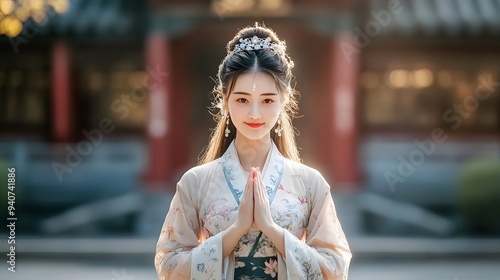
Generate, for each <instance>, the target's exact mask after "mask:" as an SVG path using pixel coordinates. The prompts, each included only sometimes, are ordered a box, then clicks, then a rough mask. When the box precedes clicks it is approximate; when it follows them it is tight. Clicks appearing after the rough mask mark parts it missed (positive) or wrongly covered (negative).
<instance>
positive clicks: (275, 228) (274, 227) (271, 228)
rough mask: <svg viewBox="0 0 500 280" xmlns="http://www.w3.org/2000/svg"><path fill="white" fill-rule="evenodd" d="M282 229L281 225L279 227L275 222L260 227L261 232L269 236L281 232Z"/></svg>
mask: <svg viewBox="0 0 500 280" xmlns="http://www.w3.org/2000/svg"><path fill="white" fill-rule="evenodd" d="M282 230H283V228H282V227H280V226H279V225H278V224H276V223H273V224H272V225H269V226H267V227H265V228H263V229H262V232H263V233H264V234H265V235H267V236H271V235H276V234H279V233H281V231H282Z"/></svg>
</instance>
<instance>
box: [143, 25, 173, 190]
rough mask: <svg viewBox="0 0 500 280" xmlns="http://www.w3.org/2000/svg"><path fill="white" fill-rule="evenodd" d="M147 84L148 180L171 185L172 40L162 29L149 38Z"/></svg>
mask: <svg viewBox="0 0 500 280" xmlns="http://www.w3.org/2000/svg"><path fill="white" fill-rule="evenodd" d="M146 44H147V45H146V62H147V64H146V71H147V72H148V75H149V78H148V82H147V84H146V88H147V90H148V93H149V94H148V98H149V121H148V127H147V135H148V142H149V164H148V171H147V174H146V183H147V185H148V187H149V188H150V189H159V188H165V187H170V188H172V189H173V188H174V186H173V184H172V182H171V176H172V172H173V170H172V168H173V157H172V156H171V152H172V150H173V147H172V143H173V139H172V138H173V126H172V124H173V119H172V117H173V116H174V112H173V111H172V110H173V109H174V106H173V104H172V90H171V89H172V85H171V82H172V81H171V63H172V54H171V43H170V41H169V39H168V37H167V36H166V35H165V34H162V33H152V34H150V35H149V36H148V38H147V39H146Z"/></svg>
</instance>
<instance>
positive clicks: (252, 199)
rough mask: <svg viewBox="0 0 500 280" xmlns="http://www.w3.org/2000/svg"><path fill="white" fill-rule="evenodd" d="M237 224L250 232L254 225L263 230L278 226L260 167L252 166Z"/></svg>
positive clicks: (242, 229) (241, 228)
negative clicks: (272, 214)
mask: <svg viewBox="0 0 500 280" xmlns="http://www.w3.org/2000/svg"><path fill="white" fill-rule="evenodd" d="M235 224H236V226H237V228H239V229H240V230H241V231H244V233H246V232H248V231H249V230H250V228H251V227H252V226H253V225H255V227H256V228H257V229H259V230H260V231H262V232H267V231H268V230H269V229H270V228H273V227H274V226H276V224H275V223H274V221H273V218H272V216H271V208H270V205H269V198H268V197H267V194H266V187H265V186H264V183H263V182H262V174H261V173H260V170H259V168H258V167H257V168H254V167H252V169H251V170H250V174H249V176H248V180H247V184H246V186H245V191H244V193H243V196H242V197H241V201H240V209H239V211H238V218H237V220H236V222H235Z"/></svg>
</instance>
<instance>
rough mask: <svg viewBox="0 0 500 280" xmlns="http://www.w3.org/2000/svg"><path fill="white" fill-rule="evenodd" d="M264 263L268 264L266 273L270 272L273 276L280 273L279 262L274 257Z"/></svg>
mask: <svg viewBox="0 0 500 280" xmlns="http://www.w3.org/2000/svg"><path fill="white" fill-rule="evenodd" d="M264 264H265V265H266V269H265V270H264V273H265V274H270V275H271V277H273V278H274V277H276V273H278V262H277V261H275V260H273V259H269V262H265V263H264Z"/></svg>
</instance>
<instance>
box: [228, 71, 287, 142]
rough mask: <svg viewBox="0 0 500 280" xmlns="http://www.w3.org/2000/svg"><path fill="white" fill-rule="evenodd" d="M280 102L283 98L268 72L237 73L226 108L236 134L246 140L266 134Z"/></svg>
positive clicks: (280, 106)
mask: <svg viewBox="0 0 500 280" xmlns="http://www.w3.org/2000/svg"><path fill="white" fill-rule="evenodd" d="M282 103H283V98H282V97H281V95H280V94H279V93H278V89H277V87H276V82H275V81H274V78H273V77H272V76H271V75H269V74H266V73H262V72H249V73H245V74H241V75H239V76H238V78H237V79H236V82H235V85H234V89H233V92H232V93H231V94H230V96H229V99H228V101H227V108H226V109H228V110H229V115H230V117H231V121H232V122H233V124H234V126H235V127H236V130H237V134H236V135H237V137H244V138H247V139H249V140H258V139H263V138H264V137H269V136H270V134H269V133H270V131H271V129H272V128H273V127H274V125H275V124H276V122H277V120H278V116H279V113H280V111H281V108H282Z"/></svg>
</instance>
